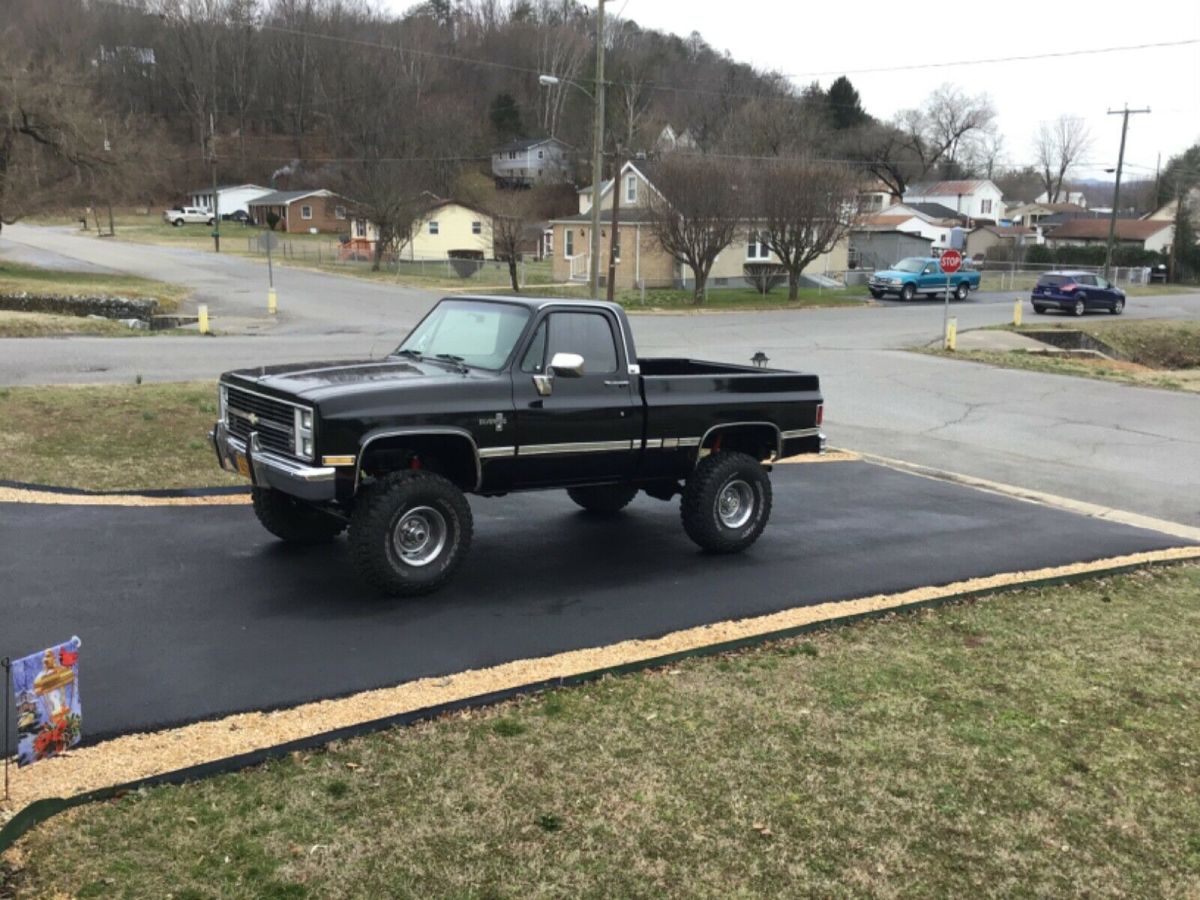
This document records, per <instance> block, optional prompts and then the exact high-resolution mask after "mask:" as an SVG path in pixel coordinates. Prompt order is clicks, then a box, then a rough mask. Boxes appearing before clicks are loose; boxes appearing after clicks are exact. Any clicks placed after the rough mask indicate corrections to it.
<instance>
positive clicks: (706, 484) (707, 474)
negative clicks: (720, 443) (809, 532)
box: [680, 451, 771, 553]
mask: <svg viewBox="0 0 1200 900" xmlns="http://www.w3.org/2000/svg"><path fill="white" fill-rule="evenodd" d="M680 514H681V516H682V518H683V530H684V531H686V532H687V535H688V537H690V538H691V539H692V540H693V541H695V542H696V543H697V544H699V545H700V546H701V547H703V548H704V549H705V550H708V551H710V552H713V553H738V552H739V551H741V550H745V549H746V548H747V547H749V546H750V545H751V544H753V543H754V542H755V541H756V540H758V536H759V535H760V534H762V530H763V529H764V528H765V527H766V525H767V519H769V518H770V516H771V479H770V478H769V477H768V476H767V472H766V470H765V469H764V468H763V467H762V464H761V463H760V462H759V461H758V460H757V459H755V458H754V457H752V456H749V455H747V454H745V453H737V452H733V451H721V452H719V453H712V454H710V455H708V456H706V457H705V458H704V459H702V460H700V462H699V464H697V466H696V468H695V471H693V472H692V474H691V476H689V478H688V480H687V484H685V485H684V488H683V500H682V502H681V503H680Z"/></svg>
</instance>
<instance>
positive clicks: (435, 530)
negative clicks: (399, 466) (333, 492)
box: [350, 470, 474, 597]
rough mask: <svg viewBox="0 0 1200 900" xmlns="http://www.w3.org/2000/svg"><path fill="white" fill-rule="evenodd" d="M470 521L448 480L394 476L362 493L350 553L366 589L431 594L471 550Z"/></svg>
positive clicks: (418, 473) (422, 474) (421, 474)
mask: <svg viewBox="0 0 1200 900" xmlns="http://www.w3.org/2000/svg"><path fill="white" fill-rule="evenodd" d="M473 531H474V521H473V519H472V517H471V507H470V506H469V505H468V504H467V498H466V497H465V496H463V492H462V491H460V490H459V489H458V488H457V487H456V486H455V485H454V484H453V483H452V482H451V481H449V480H447V479H445V478H443V477H442V476H441V475H435V474H434V473H433V472H429V471H425V470H408V471H403V472H396V473H394V474H392V475H389V476H387V477H386V478H384V479H382V480H381V481H379V482H378V483H377V484H375V485H373V486H372V487H370V488H369V489H368V490H366V491H365V492H364V493H363V495H362V496H361V497H360V498H359V501H358V504H357V505H356V507H355V509H354V514H353V516H352V517H351V519H350V553H351V556H352V558H353V560H354V566H355V568H356V569H357V570H358V572H359V574H360V575H361V576H362V577H363V579H364V580H366V581H367V582H368V583H369V584H370V585H371V586H372V587H374V588H376V589H378V590H379V591H382V592H383V593H385V594H390V595H392V596H395V597H407V596H415V595H417V594H428V593H430V592H432V591H436V590H437V589H438V588H440V587H441V586H442V585H444V584H445V583H446V582H447V581H449V580H450V578H451V577H452V576H453V575H454V573H455V572H456V571H457V570H458V567H459V566H460V565H462V561H463V560H464V559H465V558H466V556H467V551H468V550H470V548H471V536H472V533H473Z"/></svg>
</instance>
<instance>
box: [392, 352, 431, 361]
mask: <svg viewBox="0 0 1200 900" xmlns="http://www.w3.org/2000/svg"><path fill="white" fill-rule="evenodd" d="M392 356H407V357H409V358H410V359H424V358H425V357H424V356H422V355H421V354H420V352H418V351H416V350H397V351H396V352H395V353H393V354H392Z"/></svg>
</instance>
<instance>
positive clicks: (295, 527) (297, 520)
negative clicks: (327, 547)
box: [250, 487, 346, 544]
mask: <svg viewBox="0 0 1200 900" xmlns="http://www.w3.org/2000/svg"><path fill="white" fill-rule="evenodd" d="M250 497H251V500H252V501H253V503H254V514H255V515H256V516H258V521H259V522H260V523H261V524H262V527H263V528H265V529H267V531H269V532H271V534H273V535H275V537H277V538H279V539H280V540H281V541H286V542H288V543H289V544H325V543H328V542H329V541H332V540H333V539H334V538H335V537H337V536H338V535H339V534H341V533H342V532H343V531H345V530H346V523H345V522H343V521H342V520H341V519H338V518H335V517H334V516H331V515H330V514H329V513H327V512H323V511H321V510H319V509H317V508H316V507H314V506H310V505H309V504H307V503H305V502H304V501H303V500H297V499H296V498H295V497H292V496H290V495H289V494H285V493H284V492H283V491H277V490H275V489H274V488H261V487H256V488H251V491H250Z"/></svg>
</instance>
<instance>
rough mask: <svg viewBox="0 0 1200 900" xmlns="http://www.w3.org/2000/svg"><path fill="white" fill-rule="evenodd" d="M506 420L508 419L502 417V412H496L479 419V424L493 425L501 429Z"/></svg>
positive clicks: (498, 429)
mask: <svg viewBox="0 0 1200 900" xmlns="http://www.w3.org/2000/svg"><path fill="white" fill-rule="evenodd" d="M507 421H508V419H506V418H504V413H496V414H495V415H494V416H491V417H490V418H487V419H480V420H479V424H480V425H495V426H496V430H497V431H503V430H504V424H505V423H506V422H507Z"/></svg>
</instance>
